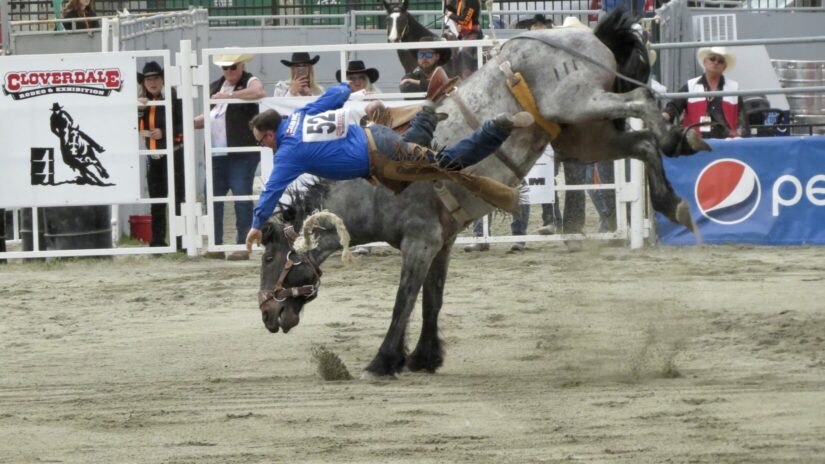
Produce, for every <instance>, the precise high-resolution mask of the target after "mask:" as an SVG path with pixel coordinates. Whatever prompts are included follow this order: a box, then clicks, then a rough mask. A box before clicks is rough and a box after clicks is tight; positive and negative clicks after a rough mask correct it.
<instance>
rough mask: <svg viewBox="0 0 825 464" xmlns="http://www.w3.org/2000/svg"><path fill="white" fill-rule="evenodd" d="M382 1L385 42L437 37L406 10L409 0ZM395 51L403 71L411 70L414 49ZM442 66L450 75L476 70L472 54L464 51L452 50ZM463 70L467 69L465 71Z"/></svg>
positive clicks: (414, 60)
mask: <svg viewBox="0 0 825 464" xmlns="http://www.w3.org/2000/svg"><path fill="white" fill-rule="evenodd" d="M383 1H384V8H385V9H386V10H387V42H390V43H397V42H420V41H421V39H423V38H424V37H432V38H435V39H438V38H439V37H438V36H437V35H436V34H433V33H432V32H431V31H430V30H429V29H427V27H425V26H424V25H422V24H421V23H419V22H418V21H417V20H416V19H415V18H414V17H413V15H411V14H410V13H409V12H408V11H407V9H408V8H409V6H410V0H403V1H402V2H387V0H383ZM459 44H460V43H457V44H456V45H459ZM397 52H398V59H399V60H400V61H401V66H403V67H404V72H405V73H410V72H412V71H413V70H414V69H415V68H416V66H418V57H417V56H416V50H397ZM442 67H443V68H444V71H446V72H447V74H448V75H449V76H450V77H452V76H462V77H463V74H467V73H470V72H473V71H475V70H476V61H475V58H474V56H472V55H471V54H470V53H467V52H466V51H461V52H460V53H456V52H453V54H452V58H451V59H450V61H449V62H447V63H446V64H445V65H443V66H442ZM464 71H467V73H465V72H464Z"/></svg>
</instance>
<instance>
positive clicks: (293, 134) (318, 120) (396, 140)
mask: <svg viewBox="0 0 825 464" xmlns="http://www.w3.org/2000/svg"><path fill="white" fill-rule="evenodd" d="M351 92H352V89H351V87H350V86H349V84H347V83H342V84H339V85H337V86H335V87H332V88H330V89H328V90H327V91H326V92H325V93H324V94H323V95H322V96H321V97H320V98H318V99H317V100H315V101H313V102H311V103H309V104H308V105H306V106H304V107H303V108H300V109H298V110H297V111H295V112H293V113H292V114H291V115H289V116H288V117H284V118H282V117H281V115H280V114H278V113H277V112H276V111H274V110H267V111H265V112H263V113H261V114H260V115H259V116H257V117H256V118H255V119H254V120H253V121H252V123H251V124H250V127H251V128H252V133H253V134H254V137H255V140H256V141H257V142H258V144H260V145H261V146H265V147H269V148H272V149H273V150H275V156H274V168H273V169H272V173H271V175H270V178H269V180H268V181H267V182H266V185H265V187H264V191H263V192H262V193H261V196H260V200H259V201H258V206H257V207H256V208H255V214H254V219H253V222H252V228H251V229H250V230H249V234H248V235H247V238H246V247H247V251H248V252H251V250H252V244H253V243H260V242H261V230H260V229H261V227H262V226H263V224H264V223H266V221H267V220H269V217H270V215H271V214H272V211H273V210H274V209H275V206H276V204H277V202H278V200H279V199H280V198H281V195H282V194H283V192H284V190H285V189H286V187H287V186H288V185H289V184H290V183H291V182H292V181H293V180H295V179H296V178H297V177H298V176H300V175H301V174H303V173H306V172H309V173H311V174H315V175H318V176H320V177H325V178H329V179H336V180H344V179H355V178H359V177H366V176H367V175H369V174H370V173H371V172H372V173H373V174H374V175H378V176H382V177H383V176H387V177H383V179H384V180H388V181H394V180H403V179H398V178H397V177H391V176H388V175H387V173H386V171H385V170H384V169H383V168H376V163H379V164H381V163H385V162H386V163H391V162H392V161H398V160H399V159H405V158H406V159H412V157H415V158H417V159H420V160H421V166H422V167H425V166H428V165H431V164H433V165H435V166H437V167H438V168H441V169H440V170H461V169H463V168H464V167H467V166H471V165H473V164H475V163H478V162H479V161H481V160H482V159H484V158H485V157H487V156H488V155H490V154H491V153H492V152H494V151H495V150H496V149H498V147H499V146H501V144H502V143H504V141H505V140H506V139H507V137H509V135H510V132H511V131H512V130H513V129H514V128H517V127H527V126H529V125H531V124H532V123H533V117H532V116H530V114H529V113H526V112H521V113H517V114H515V115H509V114H505V113H502V114H499V115H498V116H496V118H495V119H494V120H488V121H485V122H484V123H483V124H482V126H481V128H479V129H477V130H476V131H475V132H473V133H472V134H470V135H469V136H468V137H466V138H464V139H463V140H461V141H459V142H458V143H456V144H454V145H452V146H450V147H447V148H445V149H443V150H441V151H440V152H438V153H436V152H435V151H433V150H431V149H429V148H427V147H426V146H427V145H428V144H429V143H430V141H431V140H432V137H433V131H434V130H435V127H436V124H437V117H436V115H435V111H434V110H433V109H432V108H431V107H429V106H428V107H426V108H425V109H424V110H423V111H419V112H418V114H416V117H415V118H414V119H413V122H412V126H411V127H410V130H408V131H407V132H406V133H405V134H404V136H403V137H401V136H399V135H398V134H396V133H395V132H393V131H392V129H390V128H388V127H386V126H382V125H379V124H372V125H370V126H368V127H367V128H361V127H360V126H359V125H358V124H347V130H342V131H337V132H333V133H326V132H323V131H318V130H316V129H317V127H318V126H319V125H323V124H330V122H329V119H330V117H332V118H334V119H335V126H336V127H339V125H341V124H346V121H345V120H344V119H345V118H346V115H345V114H344V113H345V112H344V111H336V110H339V109H340V108H341V107H342V106H343V104H344V103H345V102H346V101H347V100H348V99H349V96H350V93H351ZM321 113H323V114H321ZM386 158H389V160H387V159H386ZM438 171H439V170H434V171H433V172H438ZM467 175H468V176H471V174H467Z"/></svg>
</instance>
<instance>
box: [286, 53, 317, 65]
mask: <svg viewBox="0 0 825 464" xmlns="http://www.w3.org/2000/svg"><path fill="white" fill-rule="evenodd" d="M320 59H321V56H320V55H315V58H311V59H310V57H309V53H307V52H297V53H293V54H292V59H290V60H281V63H283V64H284V66H294V65H296V64H315V63H317V62H318V60H320Z"/></svg>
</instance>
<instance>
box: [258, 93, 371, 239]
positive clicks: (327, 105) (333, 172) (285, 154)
mask: <svg viewBox="0 0 825 464" xmlns="http://www.w3.org/2000/svg"><path fill="white" fill-rule="evenodd" d="M351 92H352V88H350V86H349V84H347V83H346V82H344V83H341V84H339V85H337V86H335V87H331V88H329V89H328V90H327V91H326V92H324V94H323V95H321V96H320V97H318V99H317V100H315V101H314V102H312V103H310V104H308V105H306V106H305V107H303V108H300V109H298V110H296V111H295V112H294V113H292V114H291V115H290V116H289V117H288V118H284V119H283V120H282V121H281V124H280V125H279V126H278V133H277V134H276V136H275V140H276V144H277V145H276V147H277V151H276V152H275V154H274V155H273V156H274V162H273V164H272V174H270V176H269V180H268V181H267V182H266V185H265V186H264V191H263V192H262V193H261V196H260V198H259V199H258V206H257V207H256V208H255V212H254V214H253V217H252V227H253V228H255V229H260V228H261V226H262V225H263V224H265V223H266V221H267V220H268V219H269V217H270V216H271V215H272V211H274V210H275V206H277V204H278V200H280V199H281V195H283V193H284V190H286V188H287V187H288V186H289V184H290V183H292V181H294V180H295V179H297V178H298V176H300V175H301V174H304V173H310V174H314V175H316V176H319V177H324V178H327V179H333V180H343V179H355V178H358V177H366V176H367V175H368V174H369V167H370V162H369V147H368V145H367V136H366V134H365V133H364V129H362V128H361V127H360V126H359V125H357V124H348V123H347V118H346V114H345V113H344V110H343V109H341V107H343V106H344V102H346V101H347V99H348V98H349V96H350V93H351ZM335 110H338V111H335Z"/></svg>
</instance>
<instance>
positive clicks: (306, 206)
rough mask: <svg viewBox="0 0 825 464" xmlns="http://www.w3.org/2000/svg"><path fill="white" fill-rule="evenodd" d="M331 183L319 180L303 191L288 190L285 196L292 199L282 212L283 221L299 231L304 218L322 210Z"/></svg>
mask: <svg viewBox="0 0 825 464" xmlns="http://www.w3.org/2000/svg"><path fill="white" fill-rule="evenodd" d="M332 182H333V181H330V180H325V179H319V180H318V182H316V183H314V184H312V185H310V186H308V187H307V188H306V189H305V190H300V189H294V188H292V187H290V188H288V189H287V191H286V194H289V195H290V196H291V197H292V205H290V206H288V207H286V208H285V209H284V210H283V211H282V213H281V216H282V218H283V220H284V221H286V222H289V223H292V224H294V225H295V229H297V230H300V229H301V227H303V223H304V221H305V220H306V218H308V217H309V216H311V215H312V214H313V213H314V212H316V211H321V210H323V209H324V201H325V200H326V198H327V195H329V190H330V187H331V186H332Z"/></svg>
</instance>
